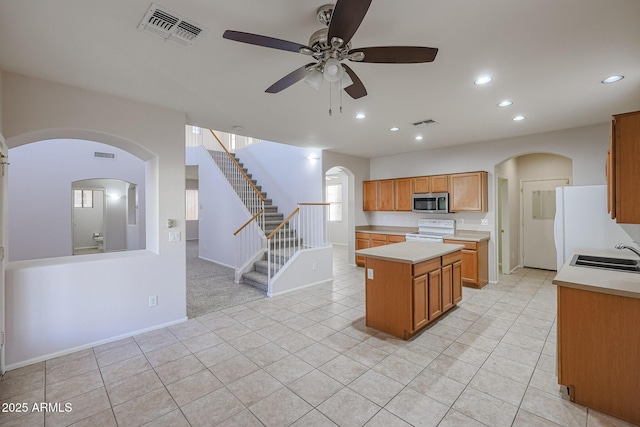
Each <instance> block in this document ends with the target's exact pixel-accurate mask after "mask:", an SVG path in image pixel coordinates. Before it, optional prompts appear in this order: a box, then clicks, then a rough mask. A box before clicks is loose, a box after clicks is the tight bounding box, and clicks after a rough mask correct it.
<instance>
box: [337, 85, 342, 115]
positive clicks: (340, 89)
mask: <svg viewBox="0 0 640 427" xmlns="http://www.w3.org/2000/svg"><path fill="white" fill-rule="evenodd" d="M338 90H339V91H340V114H342V79H340V88H339V89H338Z"/></svg>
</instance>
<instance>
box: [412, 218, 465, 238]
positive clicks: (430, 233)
mask: <svg viewBox="0 0 640 427" xmlns="http://www.w3.org/2000/svg"><path fill="white" fill-rule="evenodd" d="M455 232H456V222H455V220H453V219H425V218H422V219H419V220H418V232H417V233H407V234H406V239H407V242H416V241H419V242H436V243H442V241H443V239H444V238H445V237H447V236H453V235H454V234H455Z"/></svg>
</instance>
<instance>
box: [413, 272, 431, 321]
mask: <svg viewBox="0 0 640 427" xmlns="http://www.w3.org/2000/svg"><path fill="white" fill-rule="evenodd" d="M412 291H413V292H412V293H413V313H412V317H413V330H414V331H417V330H418V329H420V328H421V327H423V326H424V325H426V324H427V323H428V322H429V312H428V311H427V304H428V302H429V293H428V292H429V275H428V274H423V275H422V276H418V277H414V278H413V289H412Z"/></svg>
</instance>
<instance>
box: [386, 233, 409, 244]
mask: <svg viewBox="0 0 640 427" xmlns="http://www.w3.org/2000/svg"><path fill="white" fill-rule="evenodd" d="M405 240H406V239H405V237H404V236H398V235H396V234H389V235H387V242H389V243H400V242H404V241H405Z"/></svg>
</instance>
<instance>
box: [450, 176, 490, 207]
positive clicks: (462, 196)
mask: <svg viewBox="0 0 640 427" xmlns="http://www.w3.org/2000/svg"><path fill="white" fill-rule="evenodd" d="M487 193H488V191H487V173H486V172H483V171H481V172H469V173H457V174H453V175H449V210H450V211H451V212H487V210H488V203H487Z"/></svg>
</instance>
